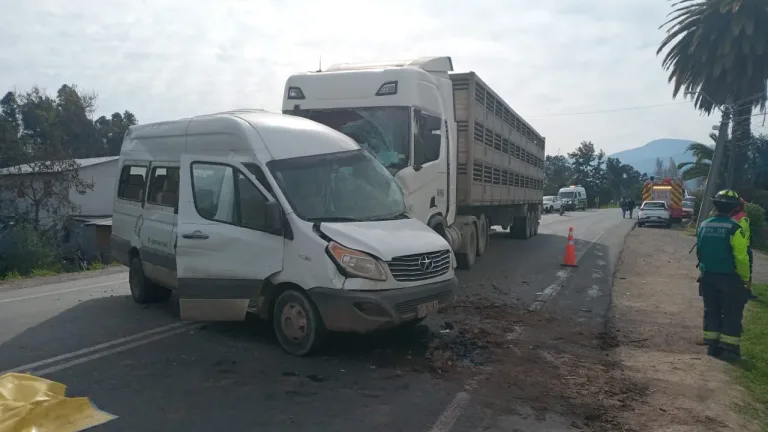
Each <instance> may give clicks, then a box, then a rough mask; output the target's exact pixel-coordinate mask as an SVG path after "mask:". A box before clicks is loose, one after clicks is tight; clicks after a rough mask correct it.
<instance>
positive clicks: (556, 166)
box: [544, 155, 571, 195]
mask: <svg viewBox="0 0 768 432" xmlns="http://www.w3.org/2000/svg"><path fill="white" fill-rule="evenodd" d="M544 173H545V175H546V178H545V179H544V194H545V195H557V191H558V190H559V189H560V188H561V187H563V186H565V185H566V184H568V182H569V181H570V180H571V165H570V163H569V162H568V159H567V158H566V157H565V156H560V155H557V156H552V155H548V156H547V157H546V158H545V159H544Z"/></svg>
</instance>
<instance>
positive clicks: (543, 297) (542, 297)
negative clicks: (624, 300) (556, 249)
mask: <svg viewBox="0 0 768 432" xmlns="http://www.w3.org/2000/svg"><path fill="white" fill-rule="evenodd" d="M603 234H605V232H601V233H600V234H599V235H598V236H597V237H595V238H594V239H592V240H590V242H589V244H588V245H587V247H586V248H585V249H584V250H583V251H582V253H581V255H579V256H578V257H576V264H577V265H578V264H579V261H581V259H582V258H583V257H584V255H586V254H587V252H589V250H590V249H591V248H592V247H593V246H594V245H595V244H596V243H597V241H598V240H600V239H601V238H602V237H603ZM571 274H572V269H568V270H559V271H558V272H557V275H556V278H555V282H554V283H552V285H550V286H548V287H546V288H544V291H542V292H541V294H539V296H538V297H537V298H536V300H535V301H534V302H533V304H531V307H530V308H529V310H532V311H537V310H541V308H542V307H544V305H545V304H546V303H547V301H548V300H549V299H551V298H552V297H554V296H555V294H557V293H558V292H559V291H560V289H561V288H562V287H563V284H564V283H565V281H566V280H567V279H568V278H569V277H571ZM593 276H594V274H593ZM600 276H602V273H601V274H600Z"/></svg>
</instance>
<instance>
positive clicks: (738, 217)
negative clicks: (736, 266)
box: [731, 198, 757, 300]
mask: <svg viewBox="0 0 768 432" xmlns="http://www.w3.org/2000/svg"><path fill="white" fill-rule="evenodd" d="M731 219H733V220H734V221H736V223H737V224H739V225H740V226H741V229H742V230H744V235H745V236H746V238H747V255H749V276H750V277H749V285H750V287H751V286H752V269H753V263H754V259H753V256H752V230H751V229H750V227H749V217H748V216H747V203H746V202H744V199H743V198H740V199H739V207H738V208H737V209H736V210H734V211H733V215H732V216H731ZM747 298H748V299H749V300H756V299H757V296H755V295H754V294H753V293H752V290H751V289H750V291H749V295H748V297H747Z"/></svg>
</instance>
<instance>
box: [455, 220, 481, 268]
mask: <svg viewBox="0 0 768 432" xmlns="http://www.w3.org/2000/svg"><path fill="white" fill-rule="evenodd" d="M467 243H468V244H467V253H460V254H456V264H457V265H458V266H459V268H460V269H462V270H469V269H471V268H472V266H474V265H475V260H476V258H477V227H475V228H474V229H472V230H471V231H470V233H469V238H468V239H467Z"/></svg>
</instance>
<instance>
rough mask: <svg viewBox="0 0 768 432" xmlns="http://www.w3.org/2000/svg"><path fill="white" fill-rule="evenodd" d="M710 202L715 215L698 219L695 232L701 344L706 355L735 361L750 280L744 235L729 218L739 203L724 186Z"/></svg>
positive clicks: (738, 225)
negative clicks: (701, 316)
mask: <svg viewBox="0 0 768 432" xmlns="http://www.w3.org/2000/svg"><path fill="white" fill-rule="evenodd" d="M712 201H713V204H714V206H715V210H716V212H717V213H716V215H715V216H713V217H711V218H709V219H707V220H705V221H704V222H702V223H701V224H700V225H699V228H698V230H697V232H696V240H697V241H696V256H697V258H698V260H699V270H700V271H701V278H700V282H699V289H700V291H701V293H702V297H703V298H704V343H705V344H706V345H707V353H708V354H709V355H711V356H715V357H720V358H723V359H725V360H736V359H739V358H741V348H740V346H741V332H742V318H743V316H744V306H745V305H746V303H747V296H748V293H749V287H750V280H751V276H750V268H749V255H748V253H747V249H748V243H747V236H746V234H745V233H744V229H743V228H742V227H741V225H740V224H739V223H737V222H736V221H734V220H733V219H731V216H732V215H733V214H734V210H736V209H738V207H739V206H740V198H739V195H738V194H737V193H736V192H734V191H733V190H730V189H725V190H722V191H720V192H718V193H717V195H715V196H714V197H713V198H712Z"/></svg>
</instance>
